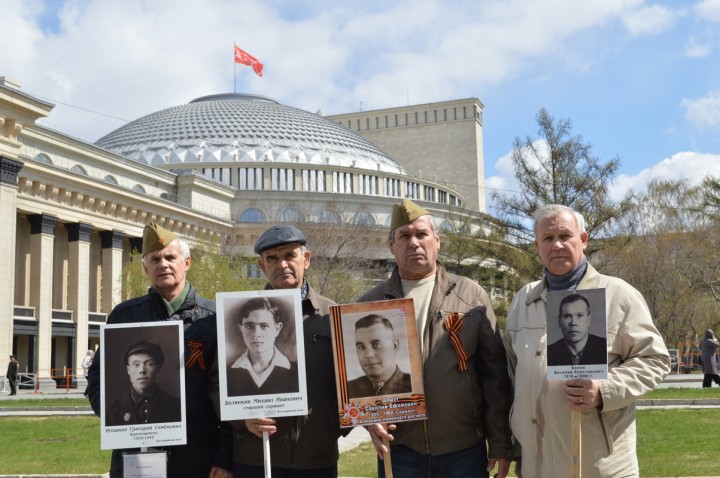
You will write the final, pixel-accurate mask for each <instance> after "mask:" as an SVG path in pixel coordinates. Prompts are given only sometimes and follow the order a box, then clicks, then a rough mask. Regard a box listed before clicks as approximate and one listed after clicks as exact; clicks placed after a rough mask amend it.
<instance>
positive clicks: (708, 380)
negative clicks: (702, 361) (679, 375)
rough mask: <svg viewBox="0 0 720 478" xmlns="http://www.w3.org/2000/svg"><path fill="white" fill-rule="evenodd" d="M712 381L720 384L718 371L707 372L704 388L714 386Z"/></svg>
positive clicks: (704, 378)
mask: <svg viewBox="0 0 720 478" xmlns="http://www.w3.org/2000/svg"><path fill="white" fill-rule="evenodd" d="M712 382H715V383H717V384H718V385H720V375H718V374H716V373H706V374H705V376H704V377H703V385H702V386H703V388H710V387H711V386H712Z"/></svg>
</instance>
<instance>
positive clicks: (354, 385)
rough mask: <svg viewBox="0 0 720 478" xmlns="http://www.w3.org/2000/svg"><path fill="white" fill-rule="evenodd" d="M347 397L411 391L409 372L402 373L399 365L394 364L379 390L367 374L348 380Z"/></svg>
mask: <svg viewBox="0 0 720 478" xmlns="http://www.w3.org/2000/svg"><path fill="white" fill-rule="evenodd" d="M347 389H348V398H360V397H373V396H375V395H392V394H395V393H409V392H412V383H411V380H410V374H409V373H404V372H403V371H402V370H400V367H398V366H397V365H396V366H395V373H394V374H392V377H390V379H389V380H388V381H387V382H385V383H384V384H383V386H382V387H381V388H380V390H377V389H376V388H375V384H374V383H373V381H372V380H370V379H369V378H368V376H367V375H363V376H362V377H358V378H356V379H353V380H350V381H349V382H348V383H347Z"/></svg>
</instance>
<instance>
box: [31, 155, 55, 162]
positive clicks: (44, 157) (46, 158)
mask: <svg viewBox="0 0 720 478" xmlns="http://www.w3.org/2000/svg"><path fill="white" fill-rule="evenodd" d="M35 161H40V162H41V163H47V164H52V163H53V162H52V159H50V156H48V155H47V154H45V153H40V154H38V155H37V156H35Z"/></svg>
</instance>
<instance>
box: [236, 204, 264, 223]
mask: <svg viewBox="0 0 720 478" xmlns="http://www.w3.org/2000/svg"><path fill="white" fill-rule="evenodd" d="M238 221H239V222H267V219H266V218H265V214H263V212H262V211H261V210H260V209H256V208H254V207H251V208H249V209H245V210H244V211H243V212H242V214H240V217H239V218H238Z"/></svg>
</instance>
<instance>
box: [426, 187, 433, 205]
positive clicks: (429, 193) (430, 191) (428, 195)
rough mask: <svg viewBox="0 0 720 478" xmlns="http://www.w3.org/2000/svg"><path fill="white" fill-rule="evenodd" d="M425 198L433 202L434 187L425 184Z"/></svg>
mask: <svg viewBox="0 0 720 478" xmlns="http://www.w3.org/2000/svg"><path fill="white" fill-rule="evenodd" d="M425 200H426V201H431V202H435V188H434V187H432V186H425Z"/></svg>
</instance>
